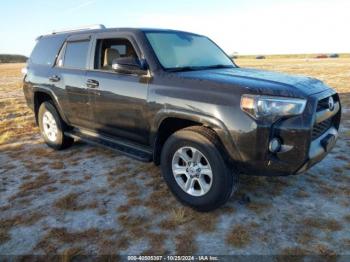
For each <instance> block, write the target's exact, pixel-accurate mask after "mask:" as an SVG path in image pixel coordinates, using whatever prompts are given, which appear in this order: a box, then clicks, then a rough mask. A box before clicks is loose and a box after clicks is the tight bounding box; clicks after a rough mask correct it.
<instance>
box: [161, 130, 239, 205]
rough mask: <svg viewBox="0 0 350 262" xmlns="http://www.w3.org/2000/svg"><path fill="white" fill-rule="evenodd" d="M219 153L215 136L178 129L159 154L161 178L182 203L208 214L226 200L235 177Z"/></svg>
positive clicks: (209, 133)
mask: <svg viewBox="0 0 350 262" xmlns="http://www.w3.org/2000/svg"><path fill="white" fill-rule="evenodd" d="M222 151H223V150H222V148H221V147H220V142H219V140H218V138H217V137H216V135H215V134H213V132H212V131H211V130H208V129H207V128H204V127H191V128H186V129H182V130H180V131H177V132H175V133H174V134H173V135H171V136H170V137H169V138H168V140H167V141H166V143H165V145H164V147H163V149H162V153H161V169H162V174H163V177H164V179H165V181H166V183H167V184H168V186H169V188H170V189H171V191H172V192H173V194H174V195H175V196H176V197H177V198H178V199H179V200H180V201H181V202H182V203H184V204H186V205H189V206H191V207H193V208H195V209H197V210H199V211H210V210H213V209H216V208H218V207H219V206H221V205H223V204H224V203H225V202H226V201H227V200H228V199H229V198H230V196H231V194H232V193H233V191H234V190H235V189H236V188H237V187H236V184H237V182H238V175H237V174H236V173H235V172H233V169H232V168H231V167H230V166H229V165H228V164H227V163H226V161H225V159H224V155H223V152H222Z"/></svg>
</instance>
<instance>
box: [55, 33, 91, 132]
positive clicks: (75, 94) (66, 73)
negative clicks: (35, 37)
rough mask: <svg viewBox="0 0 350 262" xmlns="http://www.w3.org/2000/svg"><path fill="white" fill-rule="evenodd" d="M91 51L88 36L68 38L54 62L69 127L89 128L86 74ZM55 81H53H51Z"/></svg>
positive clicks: (89, 100) (88, 93)
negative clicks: (63, 94) (62, 92)
mask: <svg viewBox="0 0 350 262" xmlns="http://www.w3.org/2000/svg"><path fill="white" fill-rule="evenodd" d="M90 49H91V36H90V35H88V34H82V35H75V36H71V37H69V38H68V39H67V40H66V42H65V44H64V46H63V47H62V49H61V52H60V54H59V57H58V59H57V62H56V73H55V74H54V75H53V77H55V76H57V77H58V79H57V80H58V81H60V85H61V86H62V88H63V89H64V90H65V94H66V95H65V98H66V101H65V104H66V107H65V109H64V110H65V113H66V117H67V118H68V121H69V122H70V124H71V125H74V126H77V127H83V128H91V124H93V114H92V107H91V99H90V92H89V88H88V87H87V85H86V80H87V78H86V73H87V66H88V62H89V59H88V58H89V56H90ZM52 81H55V79H52Z"/></svg>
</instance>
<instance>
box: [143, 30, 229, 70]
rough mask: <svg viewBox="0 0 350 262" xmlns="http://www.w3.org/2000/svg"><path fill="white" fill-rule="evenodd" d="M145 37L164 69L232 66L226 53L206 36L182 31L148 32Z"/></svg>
mask: <svg viewBox="0 0 350 262" xmlns="http://www.w3.org/2000/svg"><path fill="white" fill-rule="evenodd" d="M146 37H147V39H148V41H149V42H150V44H151V46H152V48H153V50H154V52H155V53H156V56H157V58H158V60H159V62H160V63H161V65H162V66H163V68H165V69H168V70H169V69H170V70H171V69H175V70H177V69H180V70H181V69H185V70H187V69H188V70H191V69H205V68H224V67H234V64H233V62H232V61H231V60H230V59H229V58H228V57H227V56H226V54H225V53H224V52H223V51H222V50H221V49H220V48H219V47H218V46H217V45H216V44H214V43H213V42H212V41H211V40H209V39H208V38H207V37H204V36H199V35H194V34H190V33H183V32H148V33H146Z"/></svg>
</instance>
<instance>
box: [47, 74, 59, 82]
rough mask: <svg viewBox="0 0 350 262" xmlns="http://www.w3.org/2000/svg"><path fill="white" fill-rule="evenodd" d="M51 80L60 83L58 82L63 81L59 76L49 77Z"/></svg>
mask: <svg viewBox="0 0 350 262" xmlns="http://www.w3.org/2000/svg"><path fill="white" fill-rule="evenodd" d="M49 80H50V81H51V82H58V81H60V80H61V78H60V77H59V76H58V75H53V76H50V77H49Z"/></svg>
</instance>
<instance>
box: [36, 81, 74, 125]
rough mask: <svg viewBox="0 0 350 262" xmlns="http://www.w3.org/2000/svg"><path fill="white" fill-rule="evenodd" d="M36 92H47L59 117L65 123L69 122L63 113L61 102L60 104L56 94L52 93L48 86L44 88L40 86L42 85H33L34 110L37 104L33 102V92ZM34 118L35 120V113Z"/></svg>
mask: <svg viewBox="0 0 350 262" xmlns="http://www.w3.org/2000/svg"><path fill="white" fill-rule="evenodd" d="M38 92H40V93H45V94H47V95H48V96H50V97H51V100H52V101H53V103H54V106H55V107H56V109H57V110H58V113H59V115H60V117H61V118H62V120H63V121H64V122H65V123H67V124H68V123H69V122H68V119H67V117H66V115H65V114H64V111H63V110H62V107H61V104H60V102H59V100H58V98H57V96H56V95H55V93H54V92H53V91H52V90H51V89H49V88H45V87H42V86H40V87H38V86H36V87H33V102H34V110H35V108H36V106H37V105H36V104H35V94H36V93H38ZM35 120H36V121H37V114H35Z"/></svg>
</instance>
